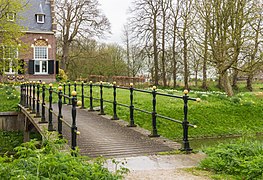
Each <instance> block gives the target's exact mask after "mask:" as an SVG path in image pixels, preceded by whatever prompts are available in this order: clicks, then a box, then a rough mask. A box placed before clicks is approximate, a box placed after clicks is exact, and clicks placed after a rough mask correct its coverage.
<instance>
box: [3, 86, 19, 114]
mask: <svg viewBox="0 0 263 180" xmlns="http://www.w3.org/2000/svg"><path fill="white" fill-rule="evenodd" d="M19 99H20V96H19V92H18V91H17V90H16V88H15V86H14V85H12V84H0V102H1V103H0V112H6V111H17V110H18V108H17V104H18V103H19Z"/></svg>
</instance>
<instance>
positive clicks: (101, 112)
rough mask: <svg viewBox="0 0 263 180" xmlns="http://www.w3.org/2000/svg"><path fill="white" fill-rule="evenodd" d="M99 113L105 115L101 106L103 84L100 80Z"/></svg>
mask: <svg viewBox="0 0 263 180" xmlns="http://www.w3.org/2000/svg"><path fill="white" fill-rule="evenodd" d="M99 115H105V113H104V108H103V85H102V81H100V113H99Z"/></svg>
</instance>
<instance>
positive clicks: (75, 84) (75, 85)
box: [74, 81, 77, 92]
mask: <svg viewBox="0 0 263 180" xmlns="http://www.w3.org/2000/svg"><path fill="white" fill-rule="evenodd" d="M74 91H76V92H77V81H74Z"/></svg>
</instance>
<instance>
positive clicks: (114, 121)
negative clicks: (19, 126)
mask: <svg viewBox="0 0 263 180" xmlns="http://www.w3.org/2000/svg"><path fill="white" fill-rule="evenodd" d="M78 86H79V87H80V88H79V91H81V93H80V95H78V96H77V93H76V91H77V88H78ZM85 86H86V87H87V88H89V91H88V92H89V95H88V96H86V95H85ZM94 86H98V88H99V90H100V91H99V92H100V98H98V99H96V98H95V97H93V95H92V94H93V90H94ZM105 87H107V88H112V89H113V101H112V102H111V103H112V105H113V116H112V117H109V116H107V115H105V113H104V106H103V102H108V100H104V99H103V88H105ZM71 88H72V85H70V83H69V84H67V85H66V84H64V85H62V86H59V87H58V88H53V87H52V84H50V85H49V88H48V89H47V88H46V86H45V83H42V84H40V83H35V82H27V83H24V84H22V85H21V100H20V104H19V107H20V109H21V112H22V113H23V114H24V116H25V136H26V137H27V136H28V132H29V131H30V130H31V129H32V127H35V128H36V129H37V130H38V131H39V132H40V133H41V134H42V135H43V136H45V134H46V133H45V132H46V131H57V132H58V134H59V137H61V138H62V137H63V138H65V139H67V140H68V143H69V145H70V146H71V148H72V149H75V148H76V147H77V146H78V147H79V149H80V153H81V154H82V155H87V156H90V157H98V156H104V157H128V156H138V155H150V154H156V153H158V152H166V151H171V150H174V149H180V147H181V145H180V144H178V143H176V142H172V141H169V140H167V139H164V138H162V137H159V134H158V132H157V126H156V118H157V117H160V118H164V119H167V120H170V121H174V122H175V123H180V124H182V126H183V146H182V148H181V150H184V151H188V152H189V151H191V150H192V149H191V148H190V145H189V141H188V127H189V126H192V127H195V126H194V125H191V124H189V122H188V121H187V111H188V105H187V103H188V101H189V100H194V101H196V100H197V101H198V100H199V99H193V98H189V97H188V96H187V91H185V92H184V93H185V95H184V96H174V95H170V94H162V93H158V92H157V91H155V87H153V90H152V91H146V90H140V89H135V88H134V87H133V86H132V84H131V86H130V87H118V86H116V84H113V85H103V84H102V83H99V84H93V83H92V82H90V83H88V84H84V83H83V82H82V83H80V84H77V83H76V82H75V83H74V84H73V88H74V89H73V91H72V92H71ZM117 88H121V89H124V90H127V91H129V97H128V98H129V101H130V103H129V105H126V104H120V103H117V101H116V89H117ZM134 91H140V92H143V93H149V94H152V96H153V100H152V104H153V108H152V112H148V111H146V110H142V109H138V108H136V107H134V105H133V96H134V93H133V92H134ZM66 92H69V93H67V94H66ZM156 95H162V96H169V97H172V98H181V99H182V100H183V101H184V120H183V121H182V122H181V121H178V120H175V119H172V118H169V117H166V116H163V115H159V114H157V112H156ZM77 99H80V101H77ZM85 99H88V100H89V106H90V107H89V108H85V106H84V103H85ZM94 100H98V101H99V102H100V104H99V108H98V109H99V112H96V111H94V109H95V108H94V107H93V101H94ZM81 102H82V103H81ZM77 105H80V107H77ZM118 106H123V107H127V108H128V109H129V113H130V116H129V117H130V121H129V123H128V122H125V121H122V120H119V118H118V116H117V107H118ZM134 110H138V111H140V112H142V113H148V114H151V115H152V132H151V133H148V132H147V131H146V130H143V129H141V128H139V127H136V125H135V123H134V115H133V114H134Z"/></svg>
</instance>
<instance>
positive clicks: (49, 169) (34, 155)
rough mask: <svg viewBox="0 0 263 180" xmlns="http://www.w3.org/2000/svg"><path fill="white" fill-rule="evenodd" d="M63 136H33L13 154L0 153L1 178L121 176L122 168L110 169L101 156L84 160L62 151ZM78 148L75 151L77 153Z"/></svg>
mask: <svg viewBox="0 0 263 180" xmlns="http://www.w3.org/2000/svg"><path fill="white" fill-rule="evenodd" d="M63 145H64V143H63V142H62V140H55V141H50V140H48V141H45V142H44V145H42V147H41V148H40V149H39V148H38V147H39V146H41V144H40V143H39V142H38V141H36V140H32V141H31V142H28V143H24V144H22V145H21V146H19V147H17V148H15V150H16V151H17V153H16V156H15V157H16V158H14V157H0V177H1V179H3V180H5V179H32V180H33V179H120V178H122V173H123V171H117V172H116V173H115V174H113V173H110V172H109V171H108V170H107V169H106V168H104V167H103V161H102V160H95V161H94V162H92V163H89V162H87V158H84V157H82V156H76V157H75V156H72V155H71V154H70V153H69V152H68V153H67V152H61V151H60V150H61V147H62V146H63ZM76 153H77V152H74V154H76Z"/></svg>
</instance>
